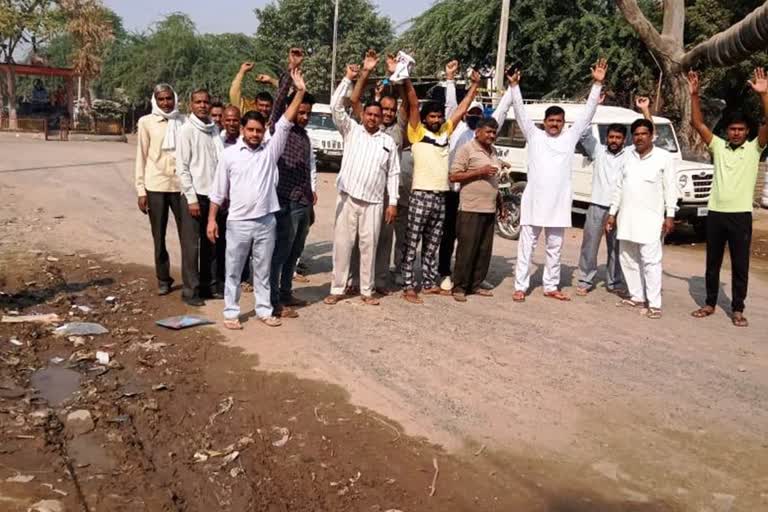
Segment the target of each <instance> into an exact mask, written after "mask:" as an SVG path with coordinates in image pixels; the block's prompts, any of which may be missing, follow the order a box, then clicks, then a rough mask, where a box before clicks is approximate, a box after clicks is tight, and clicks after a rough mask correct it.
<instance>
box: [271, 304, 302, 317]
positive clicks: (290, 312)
mask: <svg viewBox="0 0 768 512" xmlns="http://www.w3.org/2000/svg"><path fill="white" fill-rule="evenodd" d="M275 316H276V317H278V318H299V313H297V312H296V310H295V309H293V308H290V307H288V306H282V307H281V308H279V309H278V310H277V311H275Z"/></svg>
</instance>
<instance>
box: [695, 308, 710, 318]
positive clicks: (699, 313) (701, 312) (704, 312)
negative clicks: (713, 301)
mask: <svg viewBox="0 0 768 512" xmlns="http://www.w3.org/2000/svg"><path fill="white" fill-rule="evenodd" d="M714 314H715V308H713V307H712V306H704V307H701V308H699V309H697V310H696V311H694V312H693V313H691V316H692V317H693V318H706V317H708V316H710V315H714Z"/></svg>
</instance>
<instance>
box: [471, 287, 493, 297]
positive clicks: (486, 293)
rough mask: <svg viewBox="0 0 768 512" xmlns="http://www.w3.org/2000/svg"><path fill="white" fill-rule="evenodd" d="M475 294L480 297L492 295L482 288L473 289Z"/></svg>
mask: <svg viewBox="0 0 768 512" xmlns="http://www.w3.org/2000/svg"><path fill="white" fill-rule="evenodd" d="M475 295H479V296H480V297H493V292H492V291H491V290H486V289H484V288H478V289H477V290H475Z"/></svg>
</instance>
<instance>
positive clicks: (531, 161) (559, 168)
mask: <svg viewBox="0 0 768 512" xmlns="http://www.w3.org/2000/svg"><path fill="white" fill-rule="evenodd" d="M607 68H608V63H607V62H606V60H605V59H600V60H598V62H597V63H596V64H595V66H594V67H593V68H592V79H593V80H594V82H593V85H592V90H591V91H590V93H589V98H588V99H587V104H586V106H585V108H584V112H583V113H582V115H581V117H579V118H578V119H576V121H575V122H574V123H573V125H572V126H571V127H570V128H569V129H567V130H565V131H564V130H563V126H564V125H565V111H564V110H563V109H562V108H560V107H557V106H552V107H549V108H548V109H547V110H546V111H545V113H544V129H543V130H542V129H539V128H537V127H536V125H535V124H533V121H531V119H530V118H529V117H528V113H527V112H526V110H525V106H524V104H523V97H522V95H521V94H520V70H516V71H515V72H514V73H513V74H512V75H511V76H509V77H508V78H509V83H510V86H511V87H512V106H513V108H514V110H515V119H516V120H517V124H518V126H519V127H520V129H521V130H522V132H523V135H524V136H525V140H526V142H527V144H528V177H527V179H528V185H527V186H526V188H525V192H523V199H522V204H521V217H520V225H521V230H520V240H519V241H518V244H517V264H516V266H515V293H514V295H513V296H512V299H513V300H514V301H515V302H524V301H525V295H526V293H527V292H528V288H529V286H530V282H531V277H530V265H531V257H532V256H533V251H534V249H535V248H536V243H537V241H538V239H539V236H540V235H541V232H542V231H544V235H545V238H546V246H547V260H546V264H545V267H544V279H543V281H544V296H545V297H549V298H552V299H557V300H570V298H569V297H568V296H567V295H565V294H564V293H563V292H562V291H560V251H561V249H562V247H563V237H564V235H565V228H567V227H571V202H572V201H573V197H572V196H573V193H572V187H571V172H572V169H571V164H572V160H573V153H574V150H575V149H576V144H577V143H578V142H579V138H580V137H581V134H582V133H583V132H584V128H586V127H587V125H589V123H591V122H592V117H593V116H594V115H595V111H596V110H597V104H598V102H599V100H600V91H601V89H602V84H603V80H604V79H605V72H606V70H607Z"/></svg>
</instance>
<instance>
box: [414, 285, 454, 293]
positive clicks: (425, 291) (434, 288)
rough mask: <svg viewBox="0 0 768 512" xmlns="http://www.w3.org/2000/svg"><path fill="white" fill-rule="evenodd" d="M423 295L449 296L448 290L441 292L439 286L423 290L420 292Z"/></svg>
mask: <svg viewBox="0 0 768 512" xmlns="http://www.w3.org/2000/svg"><path fill="white" fill-rule="evenodd" d="M421 293H423V294H424V295H450V294H451V292H450V290H443V289H442V288H440V287H439V286H433V287H432V288H424V289H423V290H421Z"/></svg>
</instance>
